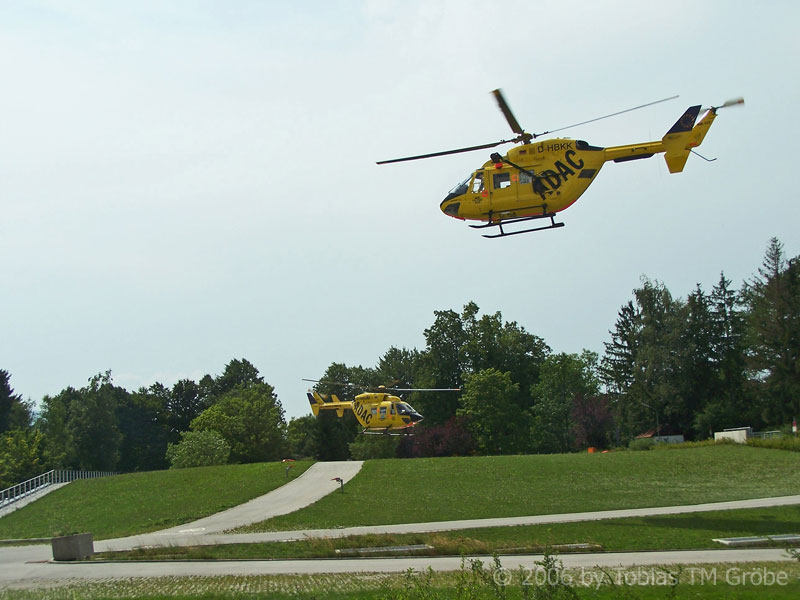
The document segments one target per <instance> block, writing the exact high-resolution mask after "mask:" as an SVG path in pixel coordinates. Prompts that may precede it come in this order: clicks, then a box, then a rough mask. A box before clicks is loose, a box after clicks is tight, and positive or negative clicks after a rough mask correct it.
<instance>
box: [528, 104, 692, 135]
mask: <svg viewBox="0 0 800 600" xmlns="http://www.w3.org/2000/svg"><path fill="white" fill-rule="evenodd" d="M677 97H678V95H675V96H670V97H669V98H662V99H661V100H656V101H655V102H648V103H647V104H642V105H640V106H634V107H633V108H626V109H625V110H621V111H619V112H615V113H611V114H610V115H605V116H602V117H597V118H596V119H589V120H588V121H582V122H580V123H574V124H572V125H567V126H566V127H559V128H558V129H551V130H550V131H543V132H542V133H536V134H534V135H533V137H534V138H537V137H539V136H540V135H547V134H548V133H555V132H556V131H564V130H565V129H571V128H572V127H579V126H580V125H586V124H587V123H594V122H595V121H602V120H603V119H608V118H610V117H616V116H617V115H622V114H625V113H629V112H631V111H634V110H639V109H640V108H647V107H648V106H653V105H654V104H659V103H661V102H666V101H667V100H675V98H677Z"/></svg>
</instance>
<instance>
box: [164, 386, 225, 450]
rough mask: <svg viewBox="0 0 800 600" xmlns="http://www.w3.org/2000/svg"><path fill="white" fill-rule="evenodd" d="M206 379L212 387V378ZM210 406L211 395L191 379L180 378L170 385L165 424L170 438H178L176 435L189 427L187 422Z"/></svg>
mask: <svg viewBox="0 0 800 600" xmlns="http://www.w3.org/2000/svg"><path fill="white" fill-rule="evenodd" d="M206 377H208V380H207V381H206V384H208V386H209V387H213V380H211V377H210V376H208V375H207V376H206ZM209 406H211V397H210V396H209V394H208V393H207V390H206V389H204V386H201V385H198V384H197V383H195V382H194V381H192V380H191V379H181V380H180V381H178V382H177V383H176V384H175V385H173V386H172V390H171V391H170V394H169V398H168V400H167V414H166V419H167V425H168V426H169V429H170V434H171V438H172V439H173V440H177V439H178V435H179V434H180V433H181V432H183V431H187V430H188V429H189V424H190V423H191V422H192V421H193V420H194V419H195V418H197V416H198V415H199V414H200V413H201V412H203V411H204V410H205V409H207V408H208V407H209Z"/></svg>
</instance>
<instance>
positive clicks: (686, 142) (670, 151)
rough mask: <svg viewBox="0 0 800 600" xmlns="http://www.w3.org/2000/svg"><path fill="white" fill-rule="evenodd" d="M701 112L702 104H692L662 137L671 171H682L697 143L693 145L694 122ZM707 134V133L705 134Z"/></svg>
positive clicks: (665, 158) (665, 155) (668, 166)
mask: <svg viewBox="0 0 800 600" xmlns="http://www.w3.org/2000/svg"><path fill="white" fill-rule="evenodd" d="M699 113H700V105H699V104H698V105H697V106H690V107H689V108H687V109H686V112H684V113H683V114H682V115H681V118H680V119H678V120H677V121H676V122H675V124H674V125H673V126H672V128H671V129H670V130H669V131H668V132H667V133H666V135H665V136H664V137H663V138H662V139H661V142H662V143H663V144H664V160H666V161H667V168H668V169H669V172H670V173H680V172H681V171H683V166H684V165H685V164H686V159H687V158H689V152H691V149H692V148H693V147H694V146H696V145H697V144H694V145H692V141H693V138H694V127H695V124H694V122H695V121H696V120H697V115H698V114H699ZM704 135H705V134H704Z"/></svg>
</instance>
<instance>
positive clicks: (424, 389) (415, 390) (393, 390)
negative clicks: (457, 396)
mask: <svg viewBox="0 0 800 600" xmlns="http://www.w3.org/2000/svg"><path fill="white" fill-rule="evenodd" d="M384 389H385V390H386V391H388V392H460V391H461V388H384Z"/></svg>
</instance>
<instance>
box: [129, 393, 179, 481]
mask: <svg viewBox="0 0 800 600" xmlns="http://www.w3.org/2000/svg"><path fill="white" fill-rule="evenodd" d="M169 401H170V391H169V390H168V389H167V388H165V387H164V386H163V385H161V384H160V383H154V384H153V385H151V386H150V387H149V388H141V389H139V390H138V391H137V392H134V393H131V394H128V393H126V394H121V395H120V396H119V401H118V404H117V422H118V423H119V430H120V433H121V435H122V442H121V444H120V460H119V463H118V464H117V468H118V469H119V470H121V471H126V472H132V471H154V470H158V469H164V468H166V467H167V463H166V461H165V452H166V450H167V444H168V443H169V439H170V431H169V426H168V424H167V406H168V404H169Z"/></svg>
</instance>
